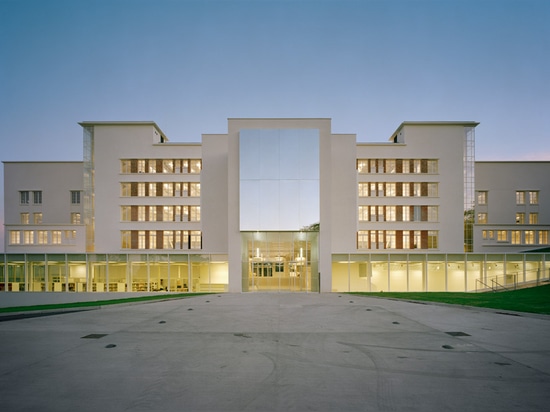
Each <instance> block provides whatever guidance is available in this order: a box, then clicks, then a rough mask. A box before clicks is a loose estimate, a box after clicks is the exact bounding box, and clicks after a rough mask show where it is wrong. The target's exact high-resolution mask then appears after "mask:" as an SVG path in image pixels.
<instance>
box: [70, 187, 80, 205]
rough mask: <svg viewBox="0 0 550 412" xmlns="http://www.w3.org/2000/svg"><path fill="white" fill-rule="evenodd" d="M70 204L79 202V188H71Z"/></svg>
mask: <svg viewBox="0 0 550 412" xmlns="http://www.w3.org/2000/svg"><path fill="white" fill-rule="evenodd" d="M71 204H72V205H79V204H80V190H71Z"/></svg>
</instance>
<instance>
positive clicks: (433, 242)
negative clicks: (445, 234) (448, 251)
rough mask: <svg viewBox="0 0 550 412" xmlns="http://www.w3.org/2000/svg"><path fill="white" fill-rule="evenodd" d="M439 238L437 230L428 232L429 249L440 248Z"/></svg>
mask: <svg viewBox="0 0 550 412" xmlns="http://www.w3.org/2000/svg"><path fill="white" fill-rule="evenodd" d="M438 237H439V236H438V232H437V230H428V249H437V248H438Z"/></svg>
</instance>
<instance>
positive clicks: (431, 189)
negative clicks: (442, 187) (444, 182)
mask: <svg viewBox="0 0 550 412" xmlns="http://www.w3.org/2000/svg"><path fill="white" fill-rule="evenodd" d="M428 196H429V197H437V196H439V191H438V187H437V183H428Z"/></svg>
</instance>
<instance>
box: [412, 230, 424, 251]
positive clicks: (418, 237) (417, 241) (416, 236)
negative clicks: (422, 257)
mask: <svg viewBox="0 0 550 412" xmlns="http://www.w3.org/2000/svg"><path fill="white" fill-rule="evenodd" d="M413 243H414V249H420V248H421V247H422V233H420V230H415V231H414V232H413Z"/></svg>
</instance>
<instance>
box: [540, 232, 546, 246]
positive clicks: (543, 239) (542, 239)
mask: <svg viewBox="0 0 550 412" xmlns="http://www.w3.org/2000/svg"><path fill="white" fill-rule="evenodd" d="M547 244H548V230H539V245H547Z"/></svg>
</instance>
